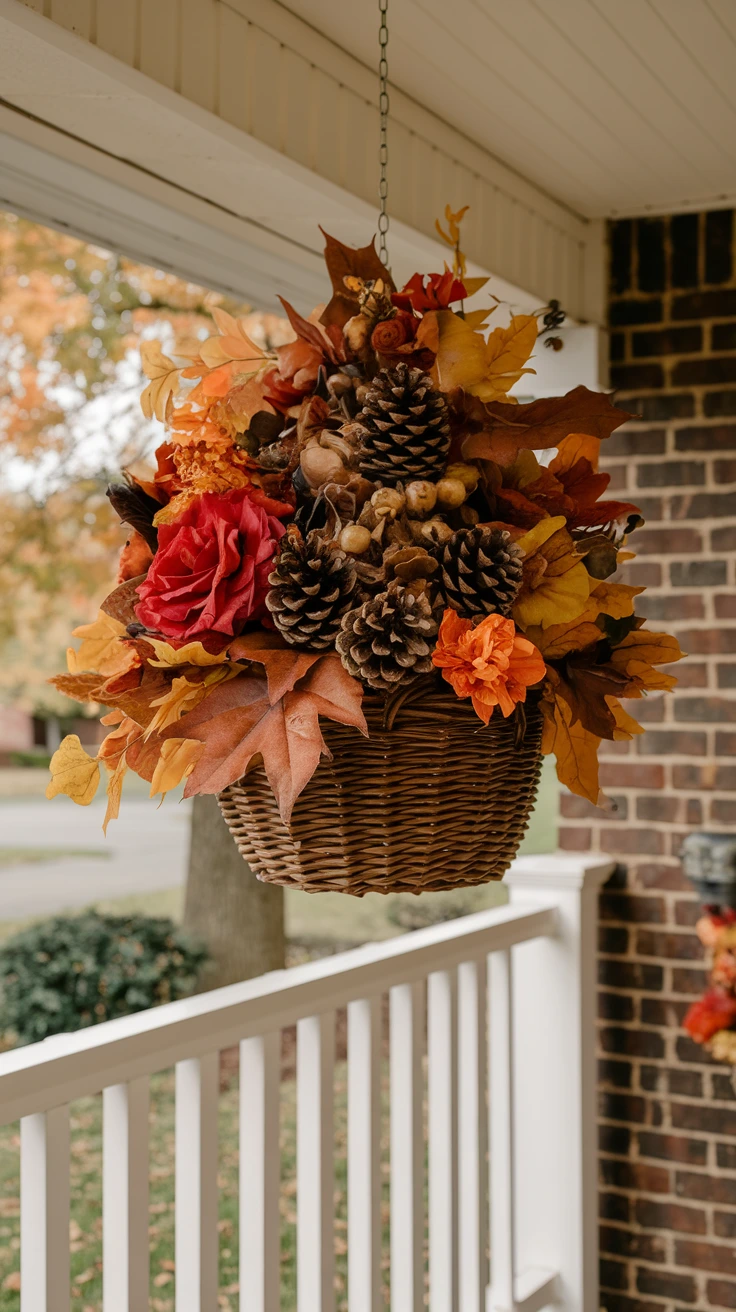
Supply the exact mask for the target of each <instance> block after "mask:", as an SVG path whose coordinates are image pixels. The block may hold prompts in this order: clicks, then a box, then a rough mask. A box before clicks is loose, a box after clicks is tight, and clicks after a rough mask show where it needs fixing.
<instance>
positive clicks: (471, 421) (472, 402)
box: [450, 386, 635, 465]
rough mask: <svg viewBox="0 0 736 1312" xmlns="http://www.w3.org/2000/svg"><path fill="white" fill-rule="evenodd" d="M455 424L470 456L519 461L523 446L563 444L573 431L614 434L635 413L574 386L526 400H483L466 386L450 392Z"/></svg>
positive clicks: (531, 448) (500, 462)
mask: <svg viewBox="0 0 736 1312" xmlns="http://www.w3.org/2000/svg"><path fill="white" fill-rule="evenodd" d="M450 402H451V410H452V416H453V422H454V425H455V428H456V429H457V430H458V431H460V432H461V433H462V434H463V435H464V440H463V442H462V453H463V457H464V458H465V459H466V460H493V461H495V463H496V464H497V465H510V464H513V462H514V460H515V459H516V457H517V455H518V453H519V451H542V450H546V449H548V448H549V447H553V446H559V444H560V442H562V441H563V440H564V438H566V437H567V436H568V435H569V434H570V433H581V432H582V433H585V434H586V435H590V436H591V437H598V438H604V437H610V436H611V433H612V432H613V431H614V429H616V428H618V427H619V426H620V425H621V424H625V423H626V422H627V420H629V419H633V418H635V416H634V415H630V414H628V413H627V411H626V410H619V409H617V408H616V406H613V405H612V404H611V401H610V398H609V397H608V396H607V395H606V393H605V392H591V391H590V390H589V388H587V387H582V386H581V387H574V388H573V390H572V391H571V392H567V393H566V394H565V395H564V396H545V397H542V398H540V400H538V401H531V402H530V403H529V404H525V405H509V404H508V403H507V402H505V401H489V402H483V401H481V400H480V399H479V398H478V397H476V396H470V395H469V394H468V393H467V392H463V391H462V390H460V389H457V390H456V391H454V392H452V393H451V394H450Z"/></svg>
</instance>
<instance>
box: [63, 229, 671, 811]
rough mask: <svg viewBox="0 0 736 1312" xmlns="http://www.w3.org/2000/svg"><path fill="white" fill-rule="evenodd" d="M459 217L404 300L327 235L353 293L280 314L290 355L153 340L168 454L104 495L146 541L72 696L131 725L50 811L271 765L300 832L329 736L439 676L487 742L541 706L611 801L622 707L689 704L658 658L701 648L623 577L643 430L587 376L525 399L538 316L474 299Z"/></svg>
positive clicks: (334, 266)
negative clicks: (609, 783) (627, 471)
mask: <svg viewBox="0 0 736 1312" xmlns="http://www.w3.org/2000/svg"><path fill="white" fill-rule="evenodd" d="M463 212H464V211H460V212H458V213H456V214H453V213H452V211H451V210H449V208H448V210H447V212H446V214H445V223H446V228H445V227H443V226H442V225H438V232H439V233H440V235H441V236H442V238H443V240H444V241H446V242H447V244H448V246H450V247H451V248H452V251H453V267H452V268H448V267H447V266H446V267H445V269H444V270H443V271H440V272H438V273H431V274H429V275H423V274H419V273H417V274H414V275H413V276H412V277H411V278H410V279H409V280H408V282H407V283H406V284H405V286H404V287H403V288H401V289H397V288H396V287H395V285H394V282H393V280H392V278H391V275H390V273H389V271H388V270H387V269H385V268H384V267H383V266H382V264H381V263H380V260H379V257H378V255H377V254H376V251H375V248H374V245H373V244H372V243H371V245H370V246H367V247H364V248H361V249H358V250H354V249H352V248H350V247H347V246H344V245H343V244H342V243H341V242H340V241H338V240H336V239H335V238H333V237H329V236H326V243H327V244H326V250H325V259H326V264H327V271H328V274H329V279H330V283H331V288H332V294H331V298H330V300H329V302H328V304H327V305H326V306H319V307H317V309H315V310H314V311H313V312H312V313H311V314H310V315H309V316H308V317H305V316H304V315H302V314H301V313H300V312H299V311H298V310H296V309H295V308H294V307H293V306H291V305H289V304H288V303H286V302H283V304H284V308H285V311H286V313H287V316H288V318H289V321H290V323H291V327H292V329H293V332H294V340H293V341H292V342H290V343H288V344H286V345H284V346H281V347H279V348H278V349H277V350H275V351H271V352H268V351H263V350H261V348H260V347H258V346H256V345H255V344H254V343H253V342H252V341H251V340H250V338H249V337H248V334H247V332H246V331H245V327H244V325H243V323H242V322H240V321H239V320H237V319H235V318H234V317H233V316H232V315H230V314H228V313H226V312H225V311H224V310H216V311H215V312H214V318H215V327H216V331H215V332H214V333H213V335H212V336H211V337H210V338H208V340H207V341H205V342H202V343H201V344H200V345H199V347H198V352H197V354H196V356H189V357H187V358H185V359H184V361H183V363H182V362H181V361H175V360H173V359H170V358H169V357H168V356H166V355H164V354H163V352H162V350H161V347H160V346H159V344H158V343H151V342H149V343H145V344H144V350H143V355H142V358H143V364H144V369H145V372H146V375H147V377H148V379H149V382H148V385H147V387H146V389H145V391H144V394H143V398H142V404H143V409H144V413H145V414H146V415H147V416H149V417H150V416H156V417H157V418H158V419H160V420H161V421H162V422H164V423H165V424H166V426H167V437H166V440H165V441H164V442H163V443H162V444H161V446H160V447H159V448H158V450H157V452H156V457H155V465H154V466H153V467H152V468H150V469H147V470H143V469H142V468H140V467H136V468H135V469H134V470H128V471H127V472H126V474H125V482H124V483H121V484H116V485H114V487H113V488H111V490H110V499H111V502H112V504H113V506H114V507H115V508H116V510H117V511H118V513H119V515H120V517H121V519H122V520H123V522H125V523H127V524H129V525H130V526H131V527H132V528H133V529H134V530H135V535H136V536H135V539H134V540H133V541H134V545H135V549H134V550H133V549H132V547H131V545H130V544H129V545H128V546H127V547H126V551H125V552H124V554H123V559H122V561H121V570H120V580H121V581H120V583H119V586H118V587H117V588H116V589H115V590H114V591H113V592H112V593H111V594H110V596H109V597H108V598H106V600H105V601H104V602H103V605H102V609H101V611H100V614H99V616H98V619H97V620H96V621H94V622H93V623H92V624H89V625H85V626H83V627H82V628H81V629H78V630H76V631H75V636H76V637H78V638H80V639H81V646H80V647H79V649H78V650H72V651H70V653H69V673H68V674H65V675H60V676H58V677H57V678H56V680H54V683H55V686H56V687H57V688H58V689H59V690H60V691H62V692H64V693H66V694H67V695H68V696H72V697H76V698H77V699H79V700H80V701H86V702H93V703H98V704H100V705H101V706H103V707H104V708H106V714H105V716H104V717H103V722H104V723H105V724H106V725H108V726H109V734H108V737H107V738H106V739H105V741H104V743H103V744H102V747H101V748H100V751H99V753H98V756H97V758H92V757H90V756H89V755H88V754H87V753H86V752H85V751H84V749H83V748H82V747H81V745H80V744H79V743H78V741H77V740H74V739H67V740H65V742H64V743H63V744H62V746H61V748H60V749H59V751H58V752H57V753H56V755H55V757H54V759H53V761H52V783H51V785H50V786H49V795H50V796H54V795H56V794H57V793H59V792H64V793H67V795H69V796H71V797H73V798H74V800H75V801H78V802H80V803H81V804H86V803H88V802H89V801H90V800H91V798H92V796H93V795H94V790H95V787H96V784H97V782H98V780H99V778H100V773H101V772H100V765H102V767H103V769H104V770H105V772H106V774H107V780H108V814H107V819H106V823H107V820H109V819H110V818H112V817H114V816H115V815H116V814H117V810H118V807H119V804H120V795H121V790H122V785H123V779H124V776H125V772H126V770H127V769H132V770H134V771H135V772H136V773H138V774H139V775H141V776H142V777H143V778H145V779H147V780H148V781H149V782H150V784H151V793H152V795H154V794H156V793H165V792H166V791H168V790H170V789H172V788H175V787H177V786H178V785H179V784H181V783H182V782H185V784H186V786H185V793H186V795H189V796H191V795H193V794H196V793H219V792H221V791H222V790H224V789H225V788H227V787H228V786H229V785H231V784H233V783H235V782H236V781H237V780H239V779H241V778H242V777H243V776H244V775H246V774H247V773H248V772H249V771H250V770H252V769H255V768H259V767H261V766H262V767H263V769H264V770H265V773H266V776H267V778H268V781H269V783H270V785H271V787H272V789H273V791H274V794H275V795H276V798H277V800H278V805H279V810H280V813H281V817H282V819H283V820H284V821H285V822H288V820H289V818H290V816H291V813H292V810H293V807H294V804H295V802H296V800H297V798H298V797H299V795H300V793H301V792H302V791H303V789H304V788H305V787H306V785H307V784H308V782H309V780H310V779H311V777H312V775H313V774H314V771H315V770H317V769H318V767H319V763H320V759H321V758H322V756H324V755H329V752H328V749H327V747H326V745H325V741H324V738H323V735H322V731H321V728H320V719H331V720H334V721H336V722H337V723H339V724H342V725H346V726H349V727H350V728H351V729H353V730H355V734H356V744H357V743H359V741H360V739H359V735H360V734H367V726H366V720H365V717H364V714H363V710H362V702H363V698H364V696H367V697H370V698H381V699H383V700H384V701H385V702H386V715H387V722H388V720H389V719H390V718H391V716H390V714H389V712H390V709H391V707H392V706H393V705H394V704H395V699H396V697H397V696H399V697H402V696H403V694H404V692H405V690H406V688H407V687H409V686H410V685H411V684H412V683H415V682H417V681H419V680H422V681H424V684H423V685H422V686H424V685H426V687H427V688H429V689H436V691H437V693H438V694H440V693H441V692H442V690H443V689H444V690H445V692H446V690H447V686H448V685H449V686H450V687H451V688H452V689H453V690H454V692H455V693H456V694H457V696H458V697H459V698H460V699H463V700H467V701H468V702H469V703H470V705H471V706H472V707H473V708H474V710H475V711H476V712H477V715H478V717H479V731H480V732H482V727H481V726H482V724H487V723H488V722H489V720H490V719H491V717H492V716H496V717H499V716H500V717H509V716H517V717H519V716H520V707H521V706H522V705H523V703H524V702H525V701H527V700H528V699H529V698H533V699H534V701H535V702H536V703H537V704H538V705H539V706H540V708H541V712H542V715H543V718H544V735H543V750H544V751H545V752H553V753H554V754H555V755H556V757H557V765H558V774H559V777H560V779H561V780H562V782H563V783H565V784H567V785H568V787H570V788H571V789H572V790H573V791H575V792H577V793H579V794H581V795H582V796H584V797H587V798H588V799H589V800H590V801H592V802H597V801H598V800H599V788H598V766H597V750H598V746H599V743H600V741H601V739H603V738H607V739H611V740H619V739H626V738H631V737H632V736H633V735H634V734H635V733H638V732H640V729H639V726H638V725H637V724H636V722H635V721H634V720H633V719H632V718H631V716H630V715H629V713H628V712H627V711H626V710H625V709H624V706H623V704H622V699H624V700H627V699H631V698H638V697H642V696H644V695H645V694H646V693H647V692H649V691H652V690H657V691H659V690H663V689H667V688H669V687H671V686H672V684H673V682H674V680H673V678H672V676H671V675H668V674H663V673H662V672H661V671H660V670H659V668H658V667H659V666H660V665H662V664H667V663H669V662H671V661H675V660H677V659H679V657H680V655H681V653H680V651H679V648H678V646H677V643H676V642H675V640H674V639H673V638H670V637H669V636H668V635H666V634H657V633H650V632H649V631H648V630H647V629H645V628H644V627H643V626H644V621H643V620H642V619H640V618H638V617H637V616H636V615H635V614H634V601H635V597H636V595H637V593H638V592H639V591H640V589H636V588H629V587H625V586H624V585H623V584H620V583H618V582H617V581H615V575H616V571H617V569H618V566H619V564H620V563H621V561H622V560H623V559H624V558H629V557H630V555H631V552H630V549H629V545H628V537H629V534H630V533H631V532H632V531H633V530H634V529H635V528H636V527H637V526H638V525H639V524H640V523H641V522H642V521H641V517H640V515H639V512H638V509H637V507H636V506H634V505H633V504H631V503H628V502H622V501H615V500H608V499H606V495H605V494H606V490H607V485H608V476H607V475H606V474H603V473H600V472H599V471H598V467H597V462H598V451H599V448H600V444H601V442H602V441H605V439H606V438H607V437H609V436H610V434H611V433H612V432H613V431H614V430H615V429H616V428H617V427H618V426H619V425H620V424H622V423H624V422H626V420H627V419H628V418H630V416H629V415H628V414H627V413H626V412H625V411H623V410H619V409H616V408H615V407H614V406H613V405H612V403H611V401H610V399H609V398H608V397H607V396H606V395H604V394H602V393H601V394H598V393H593V392H590V391H588V389H587V388H584V387H576V388H574V389H573V390H572V391H571V392H569V393H568V394H567V395H566V396H563V397H551V398H544V399H542V400H538V401H533V402H531V403H530V404H518V403H517V402H516V401H515V399H514V397H513V395H512V394H511V388H512V387H513V386H514V384H516V383H517V382H518V381H519V380H520V379H521V378H523V376H524V375H525V374H528V373H533V372H534V370H533V366H532V365H531V364H530V363H529V361H530V358H531V357H532V353H533V350H534V346H535V341H536V339H537V331H538V324H537V318H536V317H535V316H533V315H516V316H513V317H512V318H511V320H510V322H509V323H508V324H507V325H504V326H499V327H491V328H489V327H488V324H487V320H488V319H489V317H490V315H491V314H492V313H493V308H494V307H493V306H491V307H490V308H489V309H480V310H476V309H472V310H470V309H468V308H467V306H466V301H467V300H468V298H469V297H470V296H471V295H474V294H475V293H477V292H478V291H480V290H481V289H482V286H483V281H484V280H482V279H471V278H468V277H467V275H466V269H465V261H464V257H463V255H462V251H461V250H460V235H459V234H460V230H459V223H460V221H461V219H462V214H463ZM553 448H554V449H555V453H554V455H553V456H552V458H551V459H550V456H549V455H548V454H545V453H549V452H551V451H552V449H553ZM540 457H541V459H540ZM543 460H547V461H548V462H549V463H542V461H543ZM136 571H137V572H136ZM519 724H520V725H521V726H522V731H523V720H522V719H521V718H520V719H519Z"/></svg>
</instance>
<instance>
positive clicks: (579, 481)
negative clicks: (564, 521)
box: [552, 456, 639, 529]
mask: <svg viewBox="0 0 736 1312" xmlns="http://www.w3.org/2000/svg"><path fill="white" fill-rule="evenodd" d="M555 463H556V462H555V461H553V462H552V468H553V470H554V473H555V475H556V477H557V478H558V479H559V481H560V483H561V484H562V486H563V488H564V489H565V493H566V495H567V496H568V497H569V498H570V499H571V501H572V503H573V509H572V511H571V512H570V514H569V515H568V526H569V528H570V529H574V528H594V527H596V526H600V527H602V526H603V525H605V524H611V523H613V521H614V520H616V519H622V518H623V516H624V515H636V514H638V513H639V507H638V506H635V505H634V504H633V502H631V501H599V500H598V498H599V497H600V496H602V495H603V493H604V492H605V490H606V488H607V487H608V484H609V483H610V481H611V476H610V474H599V473H597V472H596V471H595V469H594V468H593V465H592V464H591V462H590V460H588V459H587V457H585V456H582V457H581V458H580V459H578V460H575V461H574V462H573V463H572V464H570V465H568V466H567V467H565V468H557V469H554V466H555Z"/></svg>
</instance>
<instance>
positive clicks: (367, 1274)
mask: <svg viewBox="0 0 736 1312" xmlns="http://www.w3.org/2000/svg"><path fill="white" fill-rule="evenodd" d="M348 1298H349V1300H350V1312H381V1309H382V1308H383V1305H384V1304H383V1294H382V1291H381V1003H380V999H379V998H362V999H360V1000H359V1001H357V1002H351V1003H350V1004H349V1006H348Z"/></svg>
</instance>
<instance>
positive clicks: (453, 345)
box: [432, 310, 486, 392]
mask: <svg viewBox="0 0 736 1312" xmlns="http://www.w3.org/2000/svg"><path fill="white" fill-rule="evenodd" d="M436 317H437V328H438V332H439V344H438V348H437V358H436V360H435V362H434V367H433V369H432V377H433V379H434V381H435V383H436V384H437V386H438V387H439V389H440V390H441V391H443V392H449V391H451V390H452V389H453V388H454V387H462V388H464V389H465V391H466V392H467V391H470V390H471V386H472V384H473V383H477V382H480V380H481V379H482V378H483V374H484V370H485V349H486V344H485V341H484V340H483V338H482V337H481V335H480V333H476V332H474V331H473V329H472V328H471V326H470V324H469V323H468V321H467V319H461V318H460V315H459V314H454V313H453V311H452V310H438V311H437V316H436Z"/></svg>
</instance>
